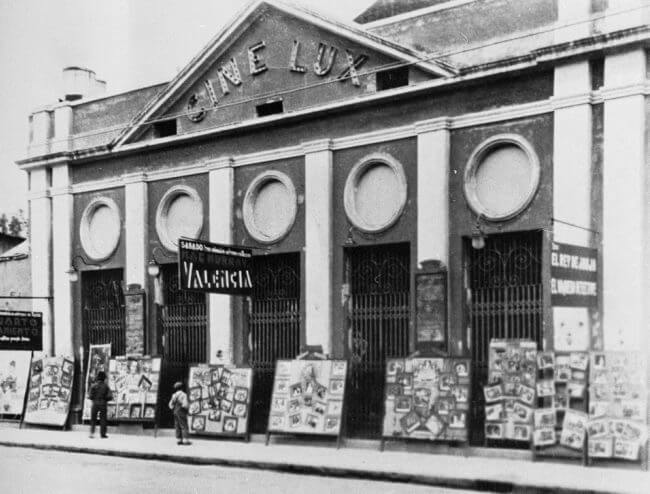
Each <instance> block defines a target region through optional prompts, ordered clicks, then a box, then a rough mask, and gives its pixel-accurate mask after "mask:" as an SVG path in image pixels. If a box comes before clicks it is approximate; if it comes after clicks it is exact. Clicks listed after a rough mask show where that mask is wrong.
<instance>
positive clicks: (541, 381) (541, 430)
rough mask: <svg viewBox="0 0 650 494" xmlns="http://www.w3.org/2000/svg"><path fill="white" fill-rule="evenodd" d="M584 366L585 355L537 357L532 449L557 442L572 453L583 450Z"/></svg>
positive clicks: (584, 415) (550, 354)
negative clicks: (536, 401)
mask: <svg viewBox="0 0 650 494" xmlns="http://www.w3.org/2000/svg"><path fill="white" fill-rule="evenodd" d="M588 367H589V354H588V353H587V352H571V353H562V352H539V353H538V354H537V385H536V388H537V397H538V409H537V410H535V412H534V431H533V444H534V445H535V446H538V447H543V446H552V445H554V444H558V443H559V444H560V445H561V446H565V447H567V448H570V449H572V450H575V451H583V449H584V429H585V428H584V422H585V418H586V416H587V415H586V412H587V377H588ZM567 418H568V420H567Z"/></svg>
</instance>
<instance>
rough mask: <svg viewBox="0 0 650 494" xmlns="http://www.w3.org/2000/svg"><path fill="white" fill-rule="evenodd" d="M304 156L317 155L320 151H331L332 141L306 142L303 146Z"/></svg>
mask: <svg viewBox="0 0 650 494" xmlns="http://www.w3.org/2000/svg"><path fill="white" fill-rule="evenodd" d="M301 146H302V152H303V153H304V154H310V153H317V152H319V151H330V150H331V149H332V139H318V140H315V141H306V142H303V143H302V144H301Z"/></svg>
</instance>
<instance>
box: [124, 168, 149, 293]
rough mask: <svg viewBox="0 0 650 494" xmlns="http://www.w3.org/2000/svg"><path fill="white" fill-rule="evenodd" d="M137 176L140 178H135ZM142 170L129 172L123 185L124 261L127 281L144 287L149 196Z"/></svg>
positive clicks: (145, 284) (145, 283)
mask: <svg viewBox="0 0 650 494" xmlns="http://www.w3.org/2000/svg"><path fill="white" fill-rule="evenodd" d="M138 178H139V180H138ZM144 178H145V176H144V174H143V173H137V174H132V175H130V176H129V178H128V181H127V182H126V184H125V186H124V216H125V218H124V220H125V222H126V227H125V229H124V237H125V242H124V245H125V263H124V278H125V281H126V283H127V284H129V285H130V284H138V285H140V286H141V287H145V286H147V246H148V237H149V228H148V226H149V221H148V212H149V197H148V194H147V182H145V180H144Z"/></svg>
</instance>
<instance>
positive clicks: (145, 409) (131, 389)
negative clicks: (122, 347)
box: [106, 355, 161, 422]
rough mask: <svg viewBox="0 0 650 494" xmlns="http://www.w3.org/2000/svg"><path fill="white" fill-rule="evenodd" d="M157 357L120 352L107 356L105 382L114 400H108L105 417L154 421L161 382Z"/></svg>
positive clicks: (121, 420) (133, 420)
mask: <svg viewBox="0 0 650 494" xmlns="http://www.w3.org/2000/svg"><path fill="white" fill-rule="evenodd" d="M160 363H161V359H160V357H149V356H146V355H145V356H140V355H137V356H130V355H129V356H120V357H115V358H112V359H110V361H109V365H108V370H109V373H108V385H109V387H110V388H111V392H112V393H113V400H112V401H110V402H108V407H107V411H106V415H107V418H108V420H113V421H116V422H128V421H132V422H154V421H155V420H156V407H157V405H158V386H159V384H160Z"/></svg>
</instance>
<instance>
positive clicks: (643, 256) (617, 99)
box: [602, 48, 650, 350]
mask: <svg viewBox="0 0 650 494" xmlns="http://www.w3.org/2000/svg"><path fill="white" fill-rule="evenodd" d="M645 84H646V53H645V51H644V50H643V49H642V48H638V49H635V50H634V51H627V52H622V53H616V54H612V55H608V56H607V57H606V58H605V84H604V87H603V90H602V94H603V99H604V105H605V108H604V159H603V161H604V163H603V235H602V242H603V265H604V266H603V305H604V320H603V324H604V325H603V327H604V330H605V349H607V350H616V349H627V350H635V349H639V348H641V347H642V346H641V345H643V347H644V348H645V349H646V350H647V345H648V340H647V336H646V335H647V333H648V329H649V327H650V326H649V323H650V317H649V316H650V314H649V312H650V308H649V307H648V306H649V305H650V304H648V300H647V294H648V293H650V291H649V290H650V286H649V283H650V261H649V258H648V252H649V248H650V228H649V227H650V224H649V219H648V218H649V216H648V213H649V207H650V206H649V204H648V199H647V198H648V197H649V196H648V192H649V187H648V183H647V180H648V178H647V177H648V174H647V172H646V155H645V153H646V150H645V147H646V132H647V121H646V97H645V90H646V86H645Z"/></svg>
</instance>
